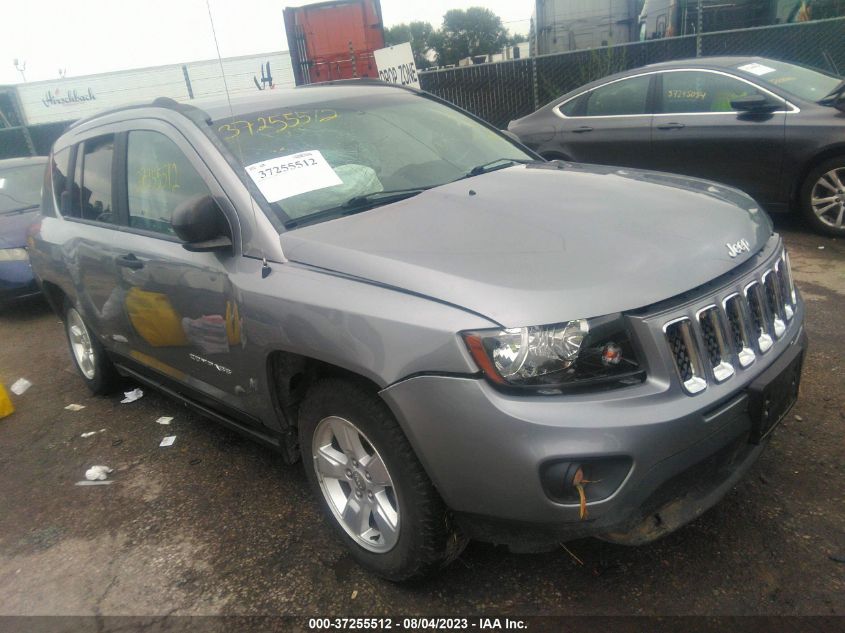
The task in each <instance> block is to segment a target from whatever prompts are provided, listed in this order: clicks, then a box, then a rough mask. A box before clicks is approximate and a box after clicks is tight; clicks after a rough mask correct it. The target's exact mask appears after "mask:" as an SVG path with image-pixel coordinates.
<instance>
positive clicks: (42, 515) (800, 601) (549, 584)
mask: <svg viewBox="0 0 845 633" xmlns="http://www.w3.org/2000/svg"><path fill="white" fill-rule="evenodd" d="M778 230H780V231H781V232H782V233H783V234H784V235H785V238H786V242H787V244H788V246H789V248H790V250H791V254H792V261H793V267H794V269H795V276H796V278H797V280H798V282H799V286H800V288H801V290H802V292H803V293H804V297H805V299H806V301H807V328H808V331H809V335H810V350H809V357H808V359H807V362H806V366H805V370H804V378H803V385H802V390H801V397H800V399H799V402H798V404H797V405H796V407H795V409H794V410H793V412H792V414H791V415H790V416H789V418H788V419H787V420H786V421H785V423H784V424H782V425H781V427H780V428H779V429H778V430H777V431H776V432H775V434H774V437H773V440H772V442H771V444H770V446H769V447H768V449H767V450H766V451H765V453H764V454H763V456H762V458H761V459H760V461H759V462H758V463H757V464H756V465H755V467H754V468H753V470H752V471H751V473H750V475H749V476H748V477H747V478H746V479H745V480H744V481H743V482H741V483H740V484H739V485H738V486H737V487H736V489H735V490H733V491H732V492H731V493H730V494H729V495H728V496H727V497H726V498H725V500H724V501H723V502H722V503H720V504H719V505H718V506H717V507H716V508H714V509H713V510H711V511H710V512H708V513H707V514H705V515H704V516H703V517H701V518H700V519H699V520H697V521H695V522H694V523H692V524H691V525H689V526H687V527H685V528H683V529H681V530H679V531H678V532H676V533H674V534H672V535H670V536H668V537H666V538H664V539H663V540H661V541H658V542H656V543H653V544H651V545H647V546H643V547H638V548H628V547H623V546H616V545H611V544H608V543H603V542H600V541H596V540H590V539H587V540H581V541H575V542H572V543H569V544H568V547H569V549H570V550H571V552H572V553H573V554H576V555H577V557H578V558H580V560H581V561H583V565H582V564H579V563H578V562H577V561H576V560H575V558H574V557H573V556H571V555H570V554H569V553H567V552H566V551H564V550H563V549H561V550H559V551H557V552H554V553H551V554H543V555H515V554H510V553H508V551H507V550H506V549H503V548H500V547H493V546H490V545H484V544H478V543H472V544H470V546H469V547H468V548H467V549H466V551H465V552H464V554H463V555H462V556H461V557H460V559H459V560H458V561H457V562H456V563H455V564H453V565H452V566H451V567H450V568H448V569H447V570H445V571H444V572H443V573H442V574H440V575H439V576H438V577H436V578H433V579H430V580H427V581H424V582H419V583H416V584H413V585H405V586H397V585H393V584H390V583H387V582H384V581H381V580H379V579H376V578H374V577H372V576H370V575H368V574H367V573H365V572H363V571H362V570H361V569H359V568H358V567H357V566H356V565H355V564H354V563H353V561H352V560H351V559H350V557H349V556H348V555H347V554H346V553H345V551H344V549H343V548H342V547H341V546H340V545H339V543H338V541H336V540H335V538H334V536H333V534H332V532H331V531H330V529H329V528H328V526H327V525H326V523H325V522H324V521H323V520H322V519H321V517H320V515H319V512H318V509H317V506H316V504H315V502H314V501H313V500H312V497H311V495H310V492H309V490H308V487H307V484H306V480H305V477H304V474H303V472H302V469H301V466H300V465H296V466H285V465H283V464H282V463H281V462H280V460H279V459H278V458H277V457H276V455H274V454H273V453H272V452H270V451H269V450H267V449H265V448H262V447H260V446H257V445H255V444H253V443H251V442H250V441H248V440H246V439H243V438H242V437H240V436H239V435H236V434H234V433H232V432H229V431H228V430H225V429H223V428H221V427H219V426H217V425H216V424H214V423H213V422H211V421H209V420H206V419H204V418H202V417H200V416H197V415H195V414H193V413H190V412H188V411H187V410H186V409H185V408H184V407H182V406H181V405H179V404H177V403H175V402H174V401H172V400H169V399H167V398H166V397H164V396H160V395H158V394H156V393H152V392H148V393H146V394H145V396H144V397H143V399H141V400H139V401H137V402H135V403H133V404H129V405H122V404H119V400H120V396H112V397H108V398H95V397H91V396H89V395H88V392H87V391H86V390H85V387H84V385H83V384H82V382H81V380H80V379H79V378H78V377H77V375H76V374H75V372H74V370H73V369H72V366H71V361H70V357H69V355H68V350H67V347H66V344H65V339H64V334H63V329H62V326H61V325H60V324H59V322H58V320H57V319H56V317H55V316H54V315H53V314H52V313H51V312H49V310H48V309H47V308H46V307H45V306H44V305H43V304H42V303H41V302H40V301H34V302H29V303H27V304H23V305H20V306H17V307H16V308H14V309H12V310H7V311H5V312H3V313H0V332H2V335H0V341H1V342H0V377H2V380H3V382H4V383H5V384H6V386H7V387H8V386H9V385H10V384H11V383H12V382H13V381H14V380H15V379H17V378H18V377H20V376H25V377H26V378H28V379H29V380H31V381H32V382H33V383H34V386H33V387H32V388H30V389H29V391H27V392H26V393H25V394H24V395H23V396H13V398H14V403H15V406H16V407H17V412H16V413H15V414H14V415H12V416H10V417H8V418H6V419H3V420H0V489H2V491H3V492H2V495H1V496H0V615H9V614H19V615H20V614H63V615H67V614H80V615H117V614H121V615H148V616H149V615H163V614H206V615H208V614H242V615H243V614H246V615H259V614H284V615H345V616H352V615H372V616H375V615H379V614H397V613H401V614H429V615H458V614H464V615H469V614H483V613H495V614H498V615H505V614H513V615H531V614H573V615H591V614H607V615H617V614H618V615H624V614H647V615H680V614H712V615H747V614H768V615H783V614H793V615H807V614H817V615H842V614H845V600H843V599H842V597H843V595H845V562H843V561H845V498H843V497H844V496H845V468H843V448H845V442H843V432H842V431H843V426H845V389H843V388H844V387H845V366H843V361H842V351H843V349H845V320H843V315H844V314H845V242H843V241H842V240H832V239H829V238H822V237H819V236H816V235H813V234H811V233H809V232H808V231H806V230H805V229H804V228H803V227H802V226H801V225H800V223H798V222H794V221H789V220H788V219H785V220H781V221H779V222H778ZM821 247H824V248H823V249H822V248H821ZM132 386H134V385H132V384H131V383H130V384H129V385H128V388H131V387H132ZM69 403H79V404H82V405H85V409H83V410H81V411H78V412H71V411H66V410H65V409H64V407H65V406H66V405H67V404H69ZM162 415H169V416H174V417H175V420H174V421H173V423H172V425H171V426H169V427H165V426H160V425H158V424H156V423H155V420H156V418H158V417H159V416H162ZM103 428H104V429H105V430H104V431H102V432H98V433H96V434H95V435H93V436H92V437H89V438H82V437H80V434H82V433H84V432H88V431H99V430H100V429H103ZM166 435H176V436H177V439H176V443H175V444H174V445H173V446H172V447H170V448H159V442H160V441H161V439H162V438H163V437H164V436H166ZM92 464H107V465H109V466H112V467H113V468H114V469H115V473H114V474H113V475H112V479H113V480H114V484H112V485H109V486H99V487H77V486H75V485H74V483H75V482H76V481H78V480H80V479H82V478H83V473H84V472H85V470H86V468H87V467H88V466H90V465H92Z"/></svg>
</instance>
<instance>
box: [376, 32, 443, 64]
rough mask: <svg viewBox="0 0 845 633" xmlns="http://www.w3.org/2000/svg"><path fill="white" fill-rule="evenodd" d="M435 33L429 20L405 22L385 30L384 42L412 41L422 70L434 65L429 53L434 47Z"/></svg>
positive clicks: (400, 42) (415, 56) (389, 43)
mask: <svg viewBox="0 0 845 633" xmlns="http://www.w3.org/2000/svg"><path fill="white" fill-rule="evenodd" d="M434 33H435V31H434V27H433V26H431V24H430V23H429V22H411V23H410V24H405V23H404V22H403V23H402V24H397V25H396V26H391V27H390V28H387V29H385V30H384V43H385V44H386V45H387V46H393V45H394V44H404V43H405V42H410V43H411V50H412V51H414V63H415V64H416V65H417V68H419V69H420V70H422V69H425V68H429V67H430V66H431V65H432V64H431V60H429V59H428V55H429V53H430V52H431V51H432V48H433V47H432V38H433V37H434Z"/></svg>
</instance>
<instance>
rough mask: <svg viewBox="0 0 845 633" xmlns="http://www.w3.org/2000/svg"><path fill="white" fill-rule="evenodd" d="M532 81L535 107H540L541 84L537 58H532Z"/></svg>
mask: <svg viewBox="0 0 845 633" xmlns="http://www.w3.org/2000/svg"><path fill="white" fill-rule="evenodd" d="M531 83H532V87H533V93H534V94H533V97H534V109H535V110H537V109H538V108H539V107H540V86H539V84H538V82H537V58H536V57H532V58H531Z"/></svg>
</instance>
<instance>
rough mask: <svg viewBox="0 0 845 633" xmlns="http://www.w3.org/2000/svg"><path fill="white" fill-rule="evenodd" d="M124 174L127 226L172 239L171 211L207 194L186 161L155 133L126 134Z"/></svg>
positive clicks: (165, 139) (200, 179) (203, 183)
mask: <svg viewBox="0 0 845 633" xmlns="http://www.w3.org/2000/svg"><path fill="white" fill-rule="evenodd" d="M126 171H127V174H126V178H127V182H126V189H127V194H128V197H129V226H132V227H135V228H138V229H144V230H146V231H153V232H155V233H162V234H165V235H174V233H173V228H172V226H171V219H172V216H173V210H174V209H175V208H176V207H178V206H179V205H181V204H182V203H184V202H186V201H187V200H189V199H190V198H194V197H197V196H201V195H209V193H210V192H209V190H208V187H207V186H206V184H205V181H203V179H202V177H201V176H200V175H199V174H198V173H197V171H196V170H195V169H194V168H193V166H192V165H191V163H190V162H189V161H188V158H187V157H186V156H185V155H184V154H183V153H182V151H181V150H180V149H179V148H178V147H177V146H176V144H175V143H174V142H173V141H171V140H170V139H169V138H167V137H166V136H164V135H163V134H159V133H158V132H148V131H137V132H130V133H129V145H128V148H127V155H126Z"/></svg>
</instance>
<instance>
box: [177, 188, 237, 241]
mask: <svg viewBox="0 0 845 633" xmlns="http://www.w3.org/2000/svg"><path fill="white" fill-rule="evenodd" d="M171 225H172V226H173V231H174V233H176V237H178V238H179V239H180V240H182V241H183V242H184V243H183V244H182V247H183V248H184V249H185V250H186V251H191V252H193V253H207V252H212V251H230V250H231V249H232V237H231V236H232V230H231V228H230V227H229V221H228V220H227V219H226V216H225V215H224V214H223V210H222V209H221V208H220V207H219V205H218V204H217V202H215V201H214V198H212V197H211V196H208V195H206V196H195V197H193V198H190V199H189V200H186V201H185V202H184V203H182V204H181V205H179V206H178V207H176V209H174V211H173V218H172V220H171Z"/></svg>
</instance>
